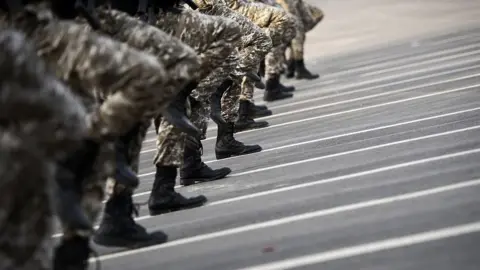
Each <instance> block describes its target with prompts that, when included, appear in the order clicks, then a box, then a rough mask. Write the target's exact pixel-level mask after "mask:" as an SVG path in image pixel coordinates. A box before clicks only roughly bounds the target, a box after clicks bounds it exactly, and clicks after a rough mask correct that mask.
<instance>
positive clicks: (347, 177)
mask: <svg viewBox="0 0 480 270" xmlns="http://www.w3.org/2000/svg"><path fill="white" fill-rule="evenodd" d="M478 153H480V148H477V149H472V150H467V151H462V152H456V153H451V154H445V155H441V156H436V157H430V158H425V159H419V160H414V161H409V162H404V163H399V164H395V165H390V166H385V167H380V168H377V169H373V170H366V171H361V172H357V173H351V174H346V175H342V176H337V177H332V178H327V179H321V180H317V181H313V182H308V183H303V184H297V185H292V186H288V187H283V188H277V189H271V190H268V191H262V192H257V193H252V194H248V195H243V196H238V197H234V198H230V199H224V200H220V201H216V202H210V203H207V204H206V205H205V206H215V205H220V204H226V203H232V202H237V201H243V200H247V199H252V198H257V197H261V196H267V195H271V194H276V193H280V192H286V191H291V190H296V189H301V188H307V187H311V186H316V185H323V184H328V183H334V182H340V181H345V180H351V179H353V178H357V177H362V176H368V175H373V174H377V173H382V172H387V171H392V170H398V169H403V168H406V167H410V166H417V165H423V164H428V163H432V162H437V161H443V160H447V159H452V158H458V157H462V156H467V155H474V154H478ZM148 194H150V192H145V194H144V195H148ZM149 218H152V216H150V215H147V216H141V217H137V218H135V220H136V221H140V220H145V219H149ZM95 229H98V226H95ZM62 235H63V234H62V233H57V234H54V235H53V236H52V237H54V238H57V237H61V236H62Z"/></svg>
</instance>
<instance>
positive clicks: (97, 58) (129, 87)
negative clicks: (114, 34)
mask: <svg viewBox="0 0 480 270" xmlns="http://www.w3.org/2000/svg"><path fill="white" fill-rule="evenodd" d="M25 10H29V13H30V15H25V14H24V12H22V13H21V14H19V15H18V16H16V17H15V19H14V25H15V27H17V28H18V29H20V30H22V31H24V32H25V33H26V34H27V36H28V37H30V38H31V39H32V41H33V42H34V43H35V46H36V50H37V54H39V55H40V56H43V57H44V58H45V60H46V61H47V63H48V64H49V65H50V67H51V68H52V69H53V70H54V71H55V72H56V75H57V76H58V77H59V78H60V79H62V80H63V81H65V82H67V83H68V84H69V85H70V86H71V87H72V91H73V92H74V93H75V94H76V95H77V96H79V97H80V98H81V99H82V101H83V104H84V105H85V106H86V107H87V108H88V110H89V112H90V114H89V134H88V136H89V138H91V139H93V140H95V141H98V142H102V143H103V147H102V149H101V150H100V155H99V157H98V158H97V160H96V162H95V165H94V168H95V169H94V172H93V173H92V174H91V175H90V176H88V179H87V180H86V181H85V191H84V194H83V203H84V207H85V211H86V212H87V215H88V216H89V217H90V219H91V220H92V221H93V220H94V219H95V218H96V216H97V214H98V212H99V211H100V209H101V207H102V203H101V202H102V200H103V192H104V181H105V179H106V178H107V176H109V175H111V174H112V171H113V167H114V164H113V163H112V162H105V161H107V160H108V161H113V158H112V156H111V155H112V154H113V149H112V144H111V143H106V142H105V140H106V139H109V138H113V137H117V136H121V135H123V134H124V133H126V132H127V131H129V130H130V129H131V128H132V127H133V126H134V125H135V123H137V122H138V120H139V119H141V118H142V117H144V115H145V114H146V112H148V110H149V109H151V108H153V107H154V106H158V108H159V109H162V108H164V107H166V106H167V105H168V103H169V102H170V101H171V100H172V99H173V98H174V97H175V95H176V94H177V93H178V89H170V88H165V87H164V85H165V82H166V81H167V80H166V73H165V69H164V66H163V65H162V64H161V63H159V62H158V60H157V59H156V58H155V57H153V56H151V55H148V54H146V53H142V52H140V51H137V50H135V49H133V48H131V47H129V46H128V45H127V44H123V43H120V42H117V41H114V40H112V39H110V38H107V37H105V36H102V35H99V34H96V33H95V32H94V31H93V30H92V29H91V27H90V26H89V25H86V24H78V23H74V22H71V21H63V20H58V19H57V18H56V16H55V15H53V13H52V12H51V10H50V9H49V6H48V5H47V4H45V3H39V4H35V5H28V6H27V7H26V8H25ZM32 15H35V16H32ZM99 101H100V102H101V103H100V104H99ZM64 231H65V233H64V235H65V236H66V237H67V238H68V236H71V235H76V234H77V233H78V232H76V231H74V230H70V229H69V228H64Z"/></svg>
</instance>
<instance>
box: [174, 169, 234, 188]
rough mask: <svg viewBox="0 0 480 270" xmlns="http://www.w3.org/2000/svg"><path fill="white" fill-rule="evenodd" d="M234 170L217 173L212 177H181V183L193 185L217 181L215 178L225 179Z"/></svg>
mask: <svg viewBox="0 0 480 270" xmlns="http://www.w3.org/2000/svg"><path fill="white" fill-rule="evenodd" d="M231 173H232V171H230V172H229V173H224V174H221V175H217V176H215V177H212V178H187V179H180V184H181V185H182V186H185V187H186V186H191V185H194V184H195V183H203V182H212V181H215V180H220V179H223V178H225V177H227V176H228V175H229V174H231Z"/></svg>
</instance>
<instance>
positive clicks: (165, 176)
mask: <svg viewBox="0 0 480 270" xmlns="http://www.w3.org/2000/svg"><path fill="white" fill-rule="evenodd" d="M176 177H177V167H174V166H158V165H157V171H156V173H155V181H154V182H153V188H152V193H150V198H149V199H148V210H149V211H150V215H151V216H156V215H161V214H165V213H169V212H174V211H179V210H183V209H190V208H195V207H199V206H202V205H204V204H205V203H206V202H207V198H206V197H205V196H203V195H200V196H196V197H191V198H186V197H184V196H183V195H182V194H180V193H178V192H175V179H176Z"/></svg>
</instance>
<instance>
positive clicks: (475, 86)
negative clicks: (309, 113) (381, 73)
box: [205, 84, 480, 140]
mask: <svg viewBox="0 0 480 270" xmlns="http://www.w3.org/2000/svg"><path fill="white" fill-rule="evenodd" d="M479 86H480V84H474V85H470V86H465V87H460V88H455V89H451V90H445V91H439V92H435V93H431V94H425V95H421V96H416V97H411V98H405V99H400V100H395V101H389V102H385V103H380V104H375V105H371V106H365V107H360V108H355V109H351V110H346V111H340V112H334V113H330V114H324V115H319V116H314V117H309V118H304V119H300V120H294V121H290V122H284V123H281V124H276V125H271V126H268V127H265V128H261V129H253V130H247V131H243V132H241V133H242V134H245V133H251V132H259V131H260V132H264V131H265V130H267V129H272V128H278V127H283V126H289V125H292V124H299V123H304V122H309V121H313V120H319V119H323V118H328V117H333V116H339V115H344V114H350V113H356V112H361V111H365V110H370V109H376V108H381V107H385V106H389V105H393V104H400V103H404V102H408V101H412V100H419V99H424V98H429V97H434V96H439V95H445V94H450V93H455V92H460V91H466V90H472V89H477V88H478V87H479ZM215 139H216V137H210V138H207V139H205V140H215Z"/></svg>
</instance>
